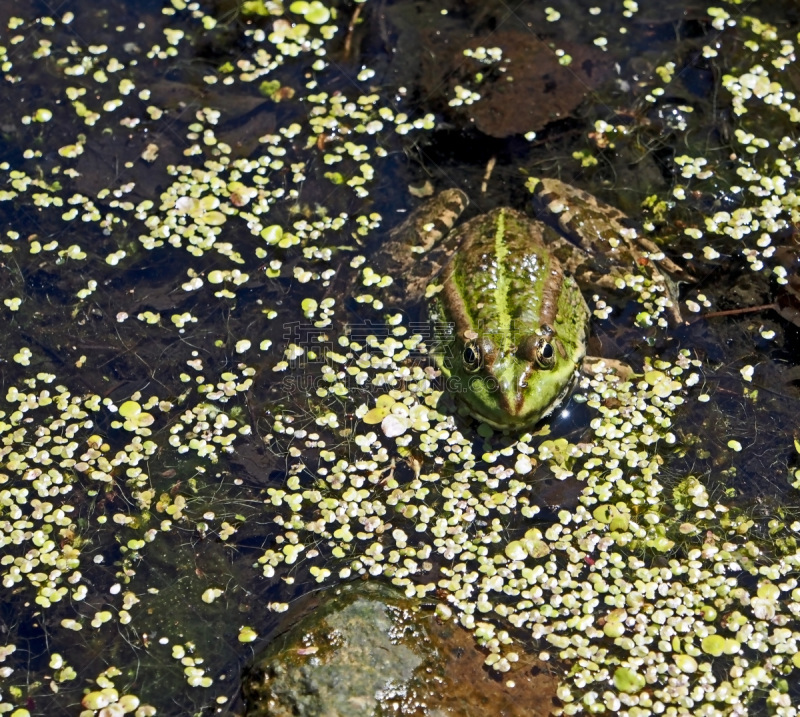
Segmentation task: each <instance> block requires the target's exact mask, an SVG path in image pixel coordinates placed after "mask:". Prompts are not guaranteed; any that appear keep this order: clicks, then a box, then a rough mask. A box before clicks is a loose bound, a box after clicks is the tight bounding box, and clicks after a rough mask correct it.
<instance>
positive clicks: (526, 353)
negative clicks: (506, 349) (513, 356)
mask: <svg viewBox="0 0 800 717" xmlns="http://www.w3.org/2000/svg"><path fill="white" fill-rule="evenodd" d="M517 355H518V356H519V357H520V358H521V359H523V360H524V361H529V362H530V363H534V364H536V365H537V366H538V367H539V368H543V369H548V368H553V366H555V363H556V350H555V347H554V346H553V342H552V341H551V340H550V339H549V338H546V337H544V336H534V335H529V336H526V337H525V338H524V339H522V341H521V342H520V345H519V349H518V350H517Z"/></svg>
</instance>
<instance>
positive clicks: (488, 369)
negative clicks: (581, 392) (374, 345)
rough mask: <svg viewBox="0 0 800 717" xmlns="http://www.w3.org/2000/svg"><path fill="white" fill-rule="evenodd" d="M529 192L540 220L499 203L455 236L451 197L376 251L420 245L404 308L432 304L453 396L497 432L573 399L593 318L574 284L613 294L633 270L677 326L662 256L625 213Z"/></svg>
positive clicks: (546, 187)
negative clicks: (661, 268) (605, 288)
mask: <svg viewBox="0 0 800 717" xmlns="http://www.w3.org/2000/svg"><path fill="white" fill-rule="evenodd" d="M534 194H535V196H536V200H537V202H538V204H539V206H540V208H541V211H540V212H539V216H540V217H541V218H542V219H543V220H542V221H539V220H537V219H531V218H530V217H528V216H527V215H526V214H524V213H522V212H519V211H517V210H514V209H510V208H507V207H501V208H498V209H493V210H492V211H489V212H487V213H486V214H481V215H480V216H478V217H475V218H474V219H472V220H470V221H468V222H466V223H465V224H463V225H462V226H460V227H456V228H455V229H453V227H454V225H455V222H456V220H457V218H458V216H459V214H460V212H461V210H463V208H464V207H465V206H466V204H467V198H466V195H464V193H463V192H461V191H460V190H447V191H446V192H444V193H442V194H441V195H439V196H438V197H437V198H436V199H435V200H434V201H433V202H432V203H431V204H429V205H428V206H424V207H422V208H420V209H419V210H417V212H415V213H414V214H413V215H412V216H411V217H410V219H409V221H408V222H406V224H405V225H404V226H403V229H402V230H401V231H397V232H395V234H394V235H393V236H392V237H391V238H390V240H389V241H388V242H387V243H386V244H385V246H384V247H383V250H382V251H383V252H385V253H387V254H388V255H389V256H390V257H391V258H390V261H389V264H390V265H391V259H395V260H397V257H398V256H399V255H400V254H402V252H403V249H402V248H401V247H402V246H406V247H407V246H408V244H407V237H408V234H409V232H410V233H411V235H413V236H415V237H417V242H418V243H417V245H416V246H415V247H414V248H413V250H412V251H415V252H417V253H419V254H420V255H424V256H425V261H421V260H420V261H417V262H415V263H413V264H412V266H411V268H410V269H408V268H407V269H406V270H404V275H403V279H404V282H403V283H402V284H401V286H402V287H403V289H404V291H405V300H406V301H407V302H413V301H415V300H416V299H417V298H418V297H421V296H423V295H424V297H425V299H426V301H427V306H428V315H429V317H430V319H431V321H432V322H433V325H434V326H435V327H436V328H437V330H438V336H437V337H436V340H435V341H434V344H435V346H434V355H435V358H436V361H437V364H438V366H439V368H440V370H441V372H442V374H443V376H444V377H445V383H446V386H447V388H448V390H449V391H450V392H451V393H452V394H454V395H456V396H457V397H458V399H459V400H460V401H461V402H462V403H463V405H464V406H465V407H466V409H467V411H468V412H469V413H470V414H471V415H472V416H474V417H475V418H477V419H479V420H481V421H483V422H485V423H487V424H489V425H491V426H493V427H495V428H500V429H512V430H513V429H526V428H530V427H532V426H534V425H535V424H536V423H538V422H539V421H541V420H542V419H544V418H546V417H547V416H549V415H550V414H551V413H552V412H553V411H554V410H555V409H556V408H558V406H559V405H561V403H562V402H563V401H564V399H565V398H566V397H567V396H568V395H569V393H570V391H571V389H572V387H573V386H574V384H575V381H576V379H577V377H578V375H579V373H580V370H581V366H582V364H583V362H584V360H585V357H586V346H587V339H588V332H589V321H590V316H591V313H590V310H589V307H588V306H587V304H586V300H585V299H584V297H583V294H582V291H581V287H584V288H586V287H588V286H602V285H606V286H609V285H614V284H616V285H617V286H619V285H620V283H619V282H623V283H624V282H625V277H626V273H627V276H630V272H631V267H633V265H634V264H636V265H638V267H639V269H640V272H642V271H643V272H644V273H646V274H647V275H648V276H649V282H648V286H649V287H655V289H656V293H657V294H660V295H661V296H662V297H666V298H662V300H661V307H662V309H663V311H664V313H666V314H667V315H668V316H669V317H670V318H671V319H673V320H680V316H679V314H678V313H677V302H674V301H672V300H671V299H670V298H669V296H670V287H671V285H670V282H669V280H668V279H667V278H666V276H665V275H663V274H662V273H661V272H660V271H659V269H658V267H657V266H656V264H655V263H653V261H652V260H653V258H654V257H655V258H659V259H662V260H663V257H660V256H659V255H658V250H657V248H656V247H654V246H652V245H649V244H647V243H646V242H644V243H643V242H642V241H641V238H640V237H638V236H637V233H636V231H635V230H634V229H632V228H630V226H629V224H630V222H629V221H628V220H627V218H626V217H625V215H624V214H622V212H620V211H619V210H617V209H614V208H613V207H611V206H609V205H607V204H604V203H602V202H600V201H599V200H597V199H596V198H595V197H593V196H592V195H590V194H588V193H587V192H583V191H581V190H579V189H576V188H575V187H572V186H570V185H567V184H565V183H563V182H560V181H558V180H554V179H543V180H538V184H536V186H535V188H534ZM432 276H433V278H432V279H431V277H432Z"/></svg>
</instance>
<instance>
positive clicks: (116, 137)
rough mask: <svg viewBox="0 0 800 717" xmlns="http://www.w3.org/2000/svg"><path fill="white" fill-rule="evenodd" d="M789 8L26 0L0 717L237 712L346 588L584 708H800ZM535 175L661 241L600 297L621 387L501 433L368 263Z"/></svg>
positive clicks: (10, 91) (11, 18) (797, 113)
mask: <svg viewBox="0 0 800 717" xmlns="http://www.w3.org/2000/svg"><path fill="white" fill-rule="evenodd" d="M798 21H800V10H798V7H797V6H796V4H795V3H790V2H769V3H768V2H752V3H748V4H743V3H738V2H719V3H716V4H715V5H709V4H705V3H699V2H691V3H686V2H680V3H678V2H662V3H657V4H655V3H641V6H639V5H638V4H637V3H636V2H633V0H625V1H624V2H617V1H615V0H602V1H600V0H598V2H595V3H590V2H583V1H582V0H563V1H561V2H558V1H557V0H553V1H552V2H550V3H540V2H534V1H533V0H523V1H521V2H520V1H517V2H512V3H509V2H492V1H489V2H486V1H481V2H473V1H470V0H459V1H457V0H416V1H413V0H397V1H396V2H389V1H388V0H368V1H366V2H360V3H359V2H345V1H335V2H334V1H328V0H324V1H320V0H312V1H311V2H281V1H279V0H219V1H218V2H185V0H170V1H168V2H167V1H165V2H157V1H156V0H147V1H143V0H128V1H127V2H126V1H124V0H110V1H109V2H104V3H101V4H98V3H93V2H86V1H84V2H62V3H58V4H55V3H51V2H45V1H44V0H42V1H38V0H34V1H23V0H5V1H4V2H3V3H2V6H1V7H0V28H2V29H0V65H2V81H1V82H0V93H2V109H0V131H1V132H2V145H0V181H1V184H0V212H2V213H3V227H4V228H3V234H2V236H0V276H1V277H2V279H1V280H0V287H2V297H0V298H2V305H0V310H2V311H3V320H4V332H3V342H2V349H0V359H2V361H0V371H2V383H3V391H2V396H0V404H2V405H0V439H1V440H2V444H1V447H0V540H2V549H0V575H2V584H3V600H2V608H1V609H2V622H1V623H0V627H1V628H2V634H0V714H5V713H9V714H12V715H15V716H16V717H24V716H25V715H56V714H76V715H78V714H81V715H87V716H88V715H93V714H98V715H112V714H114V715H116V714H122V713H130V714H137V715H148V714H159V715H187V714H198V715H211V714H242V713H243V710H244V708H245V706H244V705H243V703H242V698H241V696H240V673H241V670H242V667H243V666H244V665H246V664H247V663H248V662H249V661H250V660H251V659H252V658H253V656H254V655H255V654H256V653H257V652H258V651H259V650H260V649H261V648H262V647H263V646H264V645H265V644H266V643H267V642H268V641H269V638H270V636H271V635H274V634H275V633H276V632H277V631H279V630H282V629H285V628H286V626H287V621H288V622H290V621H291V614H292V613H291V610H290V606H291V605H292V604H293V602H294V601H296V600H298V599H299V598H301V597H303V596H307V595H308V594H309V593H311V592H312V591H315V590H317V589H320V588H321V587H325V586H328V585H334V584H336V583H337V582H341V581H348V580H352V579H354V578H358V577H361V578H364V579H370V580H376V581H384V582H391V583H393V584H395V585H397V586H400V587H401V588H403V589H404V590H405V591H406V594H407V595H409V597H411V596H417V597H420V598H424V599H425V600H427V601H432V602H435V603H437V604H438V605H440V606H446V610H445V609H444V607H442V609H441V614H442V615H445V614H450V615H451V616H452V617H451V619H453V620H459V621H460V622H461V623H462V624H463V625H464V626H466V627H468V628H469V629H471V630H473V631H474V632H475V636H476V640H478V642H479V643H480V644H481V646H482V647H483V649H484V650H485V653H486V656H487V657H486V664H487V669H490V670H494V671H496V672H497V674H498V679H502V675H503V673H504V671H506V670H507V669H509V667H510V665H511V663H513V662H514V661H515V655H518V653H520V652H525V651H527V652H532V653H534V654H537V655H540V656H541V657H542V658H546V659H548V660H549V661H550V663H551V664H552V667H553V671H554V673H555V674H556V675H557V676H558V678H559V680H560V683H559V688H558V699H559V704H560V706H559V708H558V709H559V710H560V712H559V713H561V714H579V713H584V712H587V713H588V712H602V711H607V712H620V713H623V714H630V715H643V714H650V713H651V712H653V713H657V714H662V713H665V714H708V715H711V714H745V713H749V712H753V713H757V714H767V713H769V714H782V715H792V714H796V705H797V704H798V701H799V700H800V694H799V693H798V688H797V684H798V682H797V680H796V670H797V669H798V668H800V624H798V616H800V583H798V564H800V549H799V548H798V545H797V534H798V532H799V531H800V511H799V510H798V508H799V507H800V501H799V500H798V493H797V490H798V487H800V468H798V452H800V442H799V441H800V429H799V428H798V426H799V425H800V424H798V420H797V415H798V408H800V403H799V402H798V398H799V397H800V396H799V395H798V385H799V381H800V374H798V355H800V354H798V351H799V350H800V346H798V341H799V339H800V336H799V335H798V325H800V318H799V317H800V299H799V298H798V287H800V279H798V239H797V231H796V226H797V224H798V221H799V220H800V217H799V216H798V209H797V207H798V205H799V204H800V196H799V195H798V194H797V193H796V192H797V185H798V181H797V176H798V173H800V163H798V160H797V159H796V157H797V151H796V142H797V126H798V121H800V102H799V101H798V97H797V92H798V91H799V90H800V88H798V84H800V82H799V80H800V76H799V75H798V67H797V58H796V50H797V48H796V44H795V43H796V42H797V38H798V30H799V29H800V26H799V25H798ZM537 177H555V178H560V179H562V180H564V181H566V182H568V183H570V184H572V185H575V186H577V187H580V188H581V189H584V190H586V191H588V192H590V193H592V194H594V195H595V196H597V197H599V198H600V199H602V200H603V201H605V202H608V203H609V204H611V205H612V206H615V207H618V208H619V209H621V210H622V211H624V212H625V213H626V214H627V215H629V216H630V217H631V218H632V219H633V221H634V222H635V224H636V225H637V226H638V227H639V231H640V233H641V234H642V236H644V237H645V238H646V239H647V240H648V241H649V242H651V245H652V248H653V249H652V252H651V254H650V257H649V258H647V259H645V260H643V261H642V265H641V266H639V267H631V270H630V273H629V275H626V277H625V278H624V280H621V282H619V284H618V285H617V286H615V287H610V288H609V289H608V290H604V291H601V292H598V293H594V292H587V297H586V298H587V300H588V301H589V306H590V309H591V310H592V313H593V316H594V318H593V322H592V339H591V343H590V346H589V349H590V352H591V353H593V354H597V355H601V356H604V357H606V358H608V359H613V360H615V361H618V362H624V363H625V364H627V365H629V366H630V367H631V368H632V369H633V371H634V376H633V377H632V378H630V379H629V380H622V381H617V380H615V378H614V375H613V374H611V375H609V374H602V373H598V374H596V375H586V376H584V377H583V378H581V380H580V382H579V385H578V387H577V388H576V391H575V392H574V394H573V397H572V399H571V400H570V401H568V402H567V403H565V404H564V406H563V410H559V411H558V412H557V414H556V415H554V417H553V419H552V420H551V421H550V422H549V425H544V426H537V427H536V430H535V431H528V432H526V433H522V434H520V433H519V432H517V433H505V434H504V433H503V432H502V431H498V430H491V429H489V428H488V427H487V426H481V425H479V424H478V423H477V422H476V421H474V420H472V419H470V418H469V417H467V416H465V415H462V413H460V412H459V411H458V409H457V406H456V405H454V404H453V402H452V401H451V400H450V398H449V397H448V395H447V394H446V393H444V394H443V393H442V390H441V389H442V385H441V383H440V381H439V379H438V378H437V375H436V374H437V372H436V371H435V365H434V364H433V362H431V361H430V355H429V348H430V344H431V343H432V335H431V333H430V327H429V326H428V325H427V324H426V323H425V320H424V314H422V313H421V307H420V306H418V305H411V304H408V303H406V302H402V301H400V302H398V300H397V298H396V297H395V298H392V294H391V291H390V289H389V287H390V285H391V283H392V279H393V278H392V277H391V276H390V275H389V273H388V269H387V267H386V266H383V265H381V260H380V256H381V255H380V254H379V253H378V249H379V248H380V247H381V246H383V245H384V243H385V241H386V239H387V237H388V236H389V234H390V231H391V230H392V229H394V228H396V227H398V226H399V225H400V224H401V223H402V222H403V220H404V218H405V217H406V216H408V212H409V211H410V210H412V209H413V208H415V207H416V206H419V205H420V204H421V203H422V202H423V201H425V198H426V197H429V196H431V195H432V194H434V193H435V192H439V191H441V190H443V189H447V188H452V187H458V188H460V189H462V190H464V192H465V193H466V194H467V195H468V197H469V199H470V207H469V209H468V210H467V216H468V217H471V216H476V215H478V214H481V213H483V212H485V211H488V210H489V209H492V208H494V207H497V206H511V207H514V208H517V209H520V210H522V211H527V212H529V213H530V212H531V186H532V184H533V182H532V181H531V179H532V178H537ZM669 262H671V263H669ZM652 263H657V264H659V265H660V266H662V267H666V266H669V267H670V268H669V269H668V271H670V272H672V271H673V268H674V272H673V273H674V276H673V278H674V280H675V284H676V287H677V290H678V291H679V300H678V303H679V306H680V311H681V313H682V316H683V319H684V320H685V321H683V322H680V323H676V322H672V323H670V322H669V321H667V319H666V318H665V317H666V313H665V309H664V306H665V303H667V302H668V301H669V297H668V296H666V295H665V294H664V293H659V291H658V290H657V288H656V287H654V286H653V282H652V281H651V280H650V278H649V275H648V273H647V269H648V265H651V264H652ZM395 278H396V279H399V278H400V277H395ZM759 307H760V308H759ZM387 709H388V708H387Z"/></svg>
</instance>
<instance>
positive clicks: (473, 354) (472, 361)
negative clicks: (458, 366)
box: [464, 344, 480, 368]
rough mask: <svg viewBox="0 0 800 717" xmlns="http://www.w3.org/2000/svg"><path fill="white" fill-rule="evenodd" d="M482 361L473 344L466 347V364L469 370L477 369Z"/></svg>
mask: <svg viewBox="0 0 800 717" xmlns="http://www.w3.org/2000/svg"><path fill="white" fill-rule="evenodd" d="M479 361H480V357H479V356H478V353H477V351H475V348H474V347H473V346H472V344H467V345H466V346H465V347H464V363H465V364H466V366H467V368H476V367H477V365H478V363H479Z"/></svg>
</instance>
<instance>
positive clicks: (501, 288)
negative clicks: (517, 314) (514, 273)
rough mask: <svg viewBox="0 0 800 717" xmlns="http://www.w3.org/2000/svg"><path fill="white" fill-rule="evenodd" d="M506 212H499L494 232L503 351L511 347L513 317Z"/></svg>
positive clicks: (496, 302) (495, 300) (498, 312)
mask: <svg viewBox="0 0 800 717" xmlns="http://www.w3.org/2000/svg"><path fill="white" fill-rule="evenodd" d="M505 226H506V222H505V211H504V210H503V209H500V210H498V212H497V218H496V220H495V231H494V256H495V261H496V265H497V280H496V282H495V288H494V304H495V307H496V309H497V319H498V321H497V328H498V331H499V333H500V340H501V341H502V344H501V346H502V348H501V351H508V350H509V348H510V346H511V317H510V316H509V314H508V291H509V288H510V287H509V281H508V275H507V273H506V257H507V256H508V247H506V243H505V233H506V230H505Z"/></svg>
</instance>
